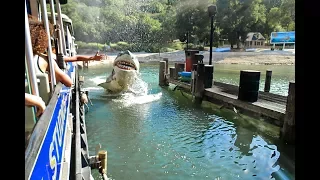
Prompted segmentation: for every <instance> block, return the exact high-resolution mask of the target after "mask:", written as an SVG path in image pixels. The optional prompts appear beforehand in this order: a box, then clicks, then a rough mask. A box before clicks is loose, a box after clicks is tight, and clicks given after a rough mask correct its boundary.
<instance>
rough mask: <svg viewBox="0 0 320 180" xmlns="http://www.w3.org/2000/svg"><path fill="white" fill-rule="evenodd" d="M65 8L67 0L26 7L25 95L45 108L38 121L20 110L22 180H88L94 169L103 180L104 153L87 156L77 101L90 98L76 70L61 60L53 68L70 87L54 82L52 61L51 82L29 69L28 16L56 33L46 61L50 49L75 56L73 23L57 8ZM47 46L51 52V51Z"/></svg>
mask: <svg viewBox="0 0 320 180" xmlns="http://www.w3.org/2000/svg"><path fill="white" fill-rule="evenodd" d="M66 3H67V0H26V1H25V68H26V73H25V74H26V77H25V92H26V93H30V94H33V95H37V96H40V97H41V98H42V99H43V100H44V102H46V109H45V111H44V112H43V114H42V115H41V116H40V118H37V117H36V116H35V111H36V109H35V107H27V106H26V107H25V135H26V138H25V179H28V180H42V179H43V180H44V179H50V180H51V179H54V180H66V179H75V180H89V179H90V180H92V179H93V176H92V173H91V172H92V169H98V170H99V172H100V173H101V176H102V178H103V179H108V177H107V175H106V173H107V172H106V159H107V152H106V151H104V150H102V149H101V145H100V146H98V148H96V149H97V150H96V154H94V155H92V156H90V155H89V150H88V142H87V133H86V123H85V108H84V105H85V103H84V102H83V101H82V98H83V97H88V96H89V92H88V91H87V90H84V89H83V88H82V80H83V78H81V77H80V76H79V72H78V66H77V64H76V63H74V62H68V63H65V62H64V61H63V58H61V59H59V58H58V62H57V64H58V65H59V67H60V66H61V69H63V70H64V71H65V73H67V74H68V75H69V76H70V77H71V79H72V81H73V85H72V86H71V87H66V86H64V85H63V84H62V83H60V82H56V81H55V76H54V73H53V70H52V68H53V67H54V66H53V64H52V63H53V62H52V61H53V59H52V58H49V67H50V80H51V81H49V78H48V77H49V76H48V75H47V74H36V71H35V69H34V68H35V67H34V65H33V61H34V60H35V59H33V58H34V56H33V52H32V47H31V37H30V30H29V22H28V14H30V15H32V16H35V17H38V18H39V20H41V21H42V22H44V25H45V27H46V29H47V32H49V26H48V23H49V21H51V23H52V24H54V25H55V27H56V25H59V27H60V28H61V31H58V33H56V34H55V35H54V37H51V38H50V40H49V47H48V57H52V56H51V55H52V51H51V48H52V47H54V48H55V49H56V52H57V54H58V56H59V55H64V56H72V55H75V54H76V44H75V43H74V40H75V38H74V33H73V27H72V20H71V19H70V18H68V17H67V16H66V15H63V14H62V13H61V4H66ZM47 5H50V10H51V15H52V16H48V14H49V13H48V12H47ZM55 10H56V11H57V13H55ZM62 17H64V18H62ZM49 37H50V36H49ZM62 37H64V38H62ZM51 41H52V42H55V43H54V44H55V45H56V46H52V43H51ZM61 61H62V62H61ZM49 82H51V83H49Z"/></svg>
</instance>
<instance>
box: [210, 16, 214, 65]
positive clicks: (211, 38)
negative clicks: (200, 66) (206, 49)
mask: <svg viewBox="0 0 320 180" xmlns="http://www.w3.org/2000/svg"><path fill="white" fill-rule="evenodd" d="M213 17H214V16H211V32H210V57H209V65H212V45H213Z"/></svg>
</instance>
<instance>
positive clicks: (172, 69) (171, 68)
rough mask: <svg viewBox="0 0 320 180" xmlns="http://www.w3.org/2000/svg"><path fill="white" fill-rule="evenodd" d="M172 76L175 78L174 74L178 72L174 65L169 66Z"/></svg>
mask: <svg viewBox="0 0 320 180" xmlns="http://www.w3.org/2000/svg"><path fill="white" fill-rule="evenodd" d="M169 73H170V78H172V79H175V77H174V75H175V73H176V69H175V68H174V67H170V68H169Z"/></svg>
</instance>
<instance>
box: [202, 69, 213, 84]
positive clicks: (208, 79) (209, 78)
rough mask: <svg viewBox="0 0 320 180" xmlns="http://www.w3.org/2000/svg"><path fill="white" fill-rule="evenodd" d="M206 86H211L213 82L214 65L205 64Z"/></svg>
mask: <svg viewBox="0 0 320 180" xmlns="http://www.w3.org/2000/svg"><path fill="white" fill-rule="evenodd" d="M204 68H205V81H204V88H211V87H212V84H213V65H205V66H204Z"/></svg>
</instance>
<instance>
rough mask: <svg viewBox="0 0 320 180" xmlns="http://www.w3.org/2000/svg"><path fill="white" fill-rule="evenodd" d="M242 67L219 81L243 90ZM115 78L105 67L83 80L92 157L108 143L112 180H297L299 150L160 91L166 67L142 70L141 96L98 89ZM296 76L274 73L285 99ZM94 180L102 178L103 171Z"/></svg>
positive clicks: (219, 71) (220, 74) (219, 69)
mask: <svg viewBox="0 0 320 180" xmlns="http://www.w3.org/2000/svg"><path fill="white" fill-rule="evenodd" d="M234 67H236V66H233V67H230V66H228V67H227V66H223V65H217V66H215V73H216V74H215V78H217V79H219V80H225V81H229V82H232V83H234V84H236V83H237V79H236V78H237V74H238V75H239V71H238V69H242V68H243V67H238V69H237V68H234ZM257 67H258V66H256V67H255V68H257ZM223 68H225V69H223ZM261 68H262V67H261ZM262 70H263V69H262ZM278 71H279V72H282V74H281V75H280V74H279V75H277V73H276V72H278ZM110 72H111V68H110V67H108V66H107V65H103V66H100V67H90V68H89V70H83V71H82V72H81V73H80V74H81V75H84V76H85V84H84V87H85V88H88V89H89V96H90V98H91V101H92V103H93V106H91V105H89V111H88V112H87V114H86V125H87V133H88V143H89V150H90V155H93V154H94V153H95V147H96V145H97V144H98V143H101V145H102V149H105V150H107V151H108V170H107V171H108V176H109V177H110V178H112V179H116V180H140V179H150V180H151V179H152V180H157V179H159V180H160V179H161V180H178V179H182V180H189V179H190V180H192V179H197V180H198V179H211V180H212V179H227V180H229V179H272V178H274V179H294V178H293V177H294V163H293V162H292V161H291V160H292V158H291V157H292V156H293V155H292V154H294V148H292V147H288V146H284V145H283V144H281V143H280V142H279V141H278V140H277V139H276V138H273V137H271V136H269V135H267V134H265V133H263V132H261V131H258V130H257V128H256V127H254V126H251V125H250V124H249V125H247V124H244V123H243V119H241V118H240V117H239V116H238V115H236V114H235V113H233V112H230V111H223V110H222V111H221V113H220V114H219V115H217V114H216V113H214V111H212V109H210V108H204V107H199V106H195V105H193V104H192V103H191V101H190V99H188V97H187V96H184V95H183V94H182V93H181V92H179V91H172V90H168V89H166V88H160V87H159V86H158V65H149V64H141V79H142V81H141V82H140V83H139V84H140V89H143V90H142V91H141V92H142V93H141V94H140V95H133V94H130V93H126V94H124V95H122V96H110V95H109V94H107V93H106V92H104V90H103V89H102V88H100V87H97V86H96V85H97V84H98V83H100V82H103V81H104V80H105V79H106V75H107V74H109V73H110ZM288 72H290V73H292V69H290V68H288ZM290 73H283V70H275V69H274V76H273V79H272V82H273V86H272V87H273V88H272V90H273V91H277V92H280V94H281V93H283V94H284V92H285V91H286V90H283V89H285V85H282V84H281V82H282V81H285V80H289V79H290V78H293V77H294V76H292V74H291V75H288V74H290ZM277 84H278V85H277ZM280 86H282V88H280ZM144 88H145V89H144ZM144 90H145V92H144V93H143V91H144ZM93 175H94V177H95V178H96V179H99V177H100V176H99V174H98V172H97V171H94V174H93Z"/></svg>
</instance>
